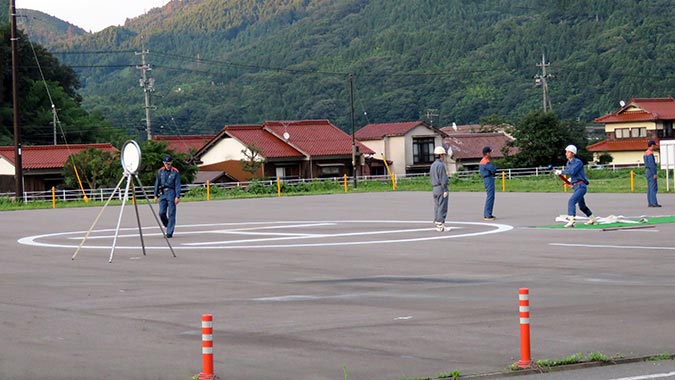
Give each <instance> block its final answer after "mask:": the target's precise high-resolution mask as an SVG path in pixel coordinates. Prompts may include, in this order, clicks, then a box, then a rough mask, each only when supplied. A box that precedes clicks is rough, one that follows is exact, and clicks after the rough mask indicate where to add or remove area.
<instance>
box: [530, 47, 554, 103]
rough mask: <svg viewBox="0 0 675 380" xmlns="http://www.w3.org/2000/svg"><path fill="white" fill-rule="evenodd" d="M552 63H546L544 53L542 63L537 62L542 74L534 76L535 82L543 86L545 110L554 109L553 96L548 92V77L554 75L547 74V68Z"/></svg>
mask: <svg viewBox="0 0 675 380" xmlns="http://www.w3.org/2000/svg"><path fill="white" fill-rule="evenodd" d="M550 65H551V64H550V63H546V57H545V56H544V54H542V55H541V63H537V66H539V67H541V74H537V75H535V76H534V84H535V85H537V86H541V88H542V92H543V94H542V96H543V104H544V112H549V111H553V108H552V107H551V98H550V96H549V94H548V79H550V78H553V75H551V74H546V68H547V67H548V66H550ZM547 107H548V108H547Z"/></svg>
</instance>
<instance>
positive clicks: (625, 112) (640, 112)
mask: <svg viewBox="0 0 675 380" xmlns="http://www.w3.org/2000/svg"><path fill="white" fill-rule="evenodd" d="M655 120H675V100H673V98H632V99H631V100H630V102H629V103H628V104H626V105H625V106H623V107H621V108H619V109H618V110H617V111H616V112H614V113H610V114H608V115H605V116H601V117H599V118H596V119H595V122H596V123H605V124H607V123H623V122H634V121H655Z"/></svg>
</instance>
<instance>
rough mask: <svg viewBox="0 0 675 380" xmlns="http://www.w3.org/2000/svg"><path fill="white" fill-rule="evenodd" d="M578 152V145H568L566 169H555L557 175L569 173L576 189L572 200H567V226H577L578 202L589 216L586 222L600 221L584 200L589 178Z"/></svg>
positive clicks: (594, 222) (572, 184)
mask: <svg viewBox="0 0 675 380" xmlns="http://www.w3.org/2000/svg"><path fill="white" fill-rule="evenodd" d="M576 154H577V147H576V146H574V145H568V146H567V148H565V157H566V158H567V165H566V166H565V170H556V171H555V174H556V175H560V174H565V175H568V176H569V177H570V183H571V186H572V189H573V190H574V193H573V194H572V196H571V197H570V200H569V201H568V202H567V223H566V224H565V228H569V227H574V226H575V221H574V218H575V217H576V215H577V204H578V205H579V210H581V212H583V213H584V214H586V216H587V217H588V218H589V219H588V221H587V222H586V223H585V224H597V223H598V222H597V221H596V219H595V217H594V216H593V212H592V211H591V209H589V208H588V206H586V201H585V200H584V195H586V191H587V190H588V189H587V186H588V178H586V173H585V172H584V163H583V162H581V160H580V159H578V158H576Z"/></svg>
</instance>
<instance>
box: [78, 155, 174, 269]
mask: <svg viewBox="0 0 675 380" xmlns="http://www.w3.org/2000/svg"><path fill="white" fill-rule="evenodd" d="M125 178H126V180H127V183H126V186H125V188H124V196H123V197H122V208H121V209H120V215H119V218H118V219H117V226H116V227H115V237H114V238H113V243H112V250H111V251H110V259H109V260H108V263H112V260H113V255H114V254H115V244H116V243H117V236H118V235H119V231H120V224H121V222H122V215H123V214H124V206H125V204H126V202H127V199H129V188H130V187H131V193H132V196H133V198H134V200H135V199H136V187H135V186H134V184H133V178H135V179H136V181H137V182H138V185H139V186H140V188H141V190H142V191H143V196H144V197H145V200H146V201H147V203H148V207H150V211H151V212H152V216H154V217H155V221H157V225H158V226H159V229H160V230H161V231H162V236H163V237H164V240H165V241H166V244H167V245H168V246H169V249H170V250H171V254H172V255H173V257H176V253H175V252H174V251H173V247H172V246H171V243H170V242H169V239H167V237H166V231H165V230H164V226H163V225H162V223H161V222H160V220H159V217H158V216H157V213H155V209H153V208H152V204H151V203H150V198H148V193H147V192H146V191H145V188H143V184H142V183H141V180H140V179H139V178H138V175H137V174H135V173H131V172H129V171H127V170H126V168H125V170H124V175H123V176H122V178H121V179H120V181H119V182H118V183H117V186H115V189H114V190H113V191H112V194H110V197H109V198H108V200H107V201H106V202H105V204H104V205H103V208H102V209H101V211H99V213H98V215H97V216H96V219H95V220H94V223H93V224H92V225H91V227H90V228H89V231H87V233H86V234H85V235H84V238H83V239H82V242H80V245H79V246H78V247H77V250H76V251H75V253H74V254H73V257H72V258H71V260H75V257H76V256H77V254H78V253H79V252H80V249H81V248H82V246H83V245H84V243H85V242H86V241H87V238H88V237H89V234H91V231H92V230H93V229H94V227H95V226H96V223H98V220H99V219H100V218H101V215H103V211H105V208H106V207H107V206H108V204H109V203H110V201H111V200H112V198H113V197H114V196H115V193H117V191H118V190H119V189H120V185H121V184H122V182H123V181H124V179H125ZM133 204H134V209H135V211H136V221H137V222H138V234H139V235H140V237H141V247H142V248H143V256H145V255H146V254H145V242H144V241H143V230H142V228H141V219H140V216H139V214H138V202H133Z"/></svg>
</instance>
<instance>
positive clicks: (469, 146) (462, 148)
mask: <svg viewBox="0 0 675 380" xmlns="http://www.w3.org/2000/svg"><path fill="white" fill-rule="evenodd" d="M441 131H443V132H445V133H446V134H447V137H446V138H445V139H443V146H444V147H445V148H448V147H450V148H452V152H453V158H454V159H455V164H456V166H457V170H478V165H479V164H480V160H481V159H482V158H483V147H485V146H489V147H490V148H492V158H502V157H504V155H505V153H507V154H508V155H513V154H516V153H517V152H518V149H517V148H512V147H509V146H508V143H509V142H511V141H513V138H512V137H511V136H510V135H508V134H507V133H506V131H505V130H504V128H498V127H494V126H491V125H481V124H467V125H454V124H453V125H452V126H448V127H443V128H441Z"/></svg>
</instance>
